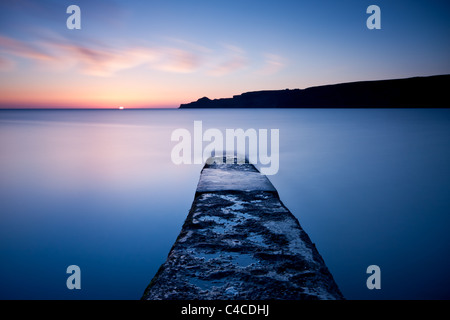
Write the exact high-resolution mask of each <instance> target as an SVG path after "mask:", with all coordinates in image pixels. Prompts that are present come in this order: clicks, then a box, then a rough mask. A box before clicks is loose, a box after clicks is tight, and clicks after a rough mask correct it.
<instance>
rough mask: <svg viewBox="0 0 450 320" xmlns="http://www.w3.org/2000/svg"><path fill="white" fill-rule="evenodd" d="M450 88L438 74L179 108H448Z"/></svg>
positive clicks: (447, 78) (449, 78)
mask: <svg viewBox="0 0 450 320" xmlns="http://www.w3.org/2000/svg"><path fill="white" fill-rule="evenodd" d="M449 87H450V75H439V76H431V77H415V78H408V79H395V80H378V81H363V82H350V83H341V84H334V85H325V86H319V87H311V88H307V89H293V90H288V89H286V90H274V91H255V92H247V93H243V94H241V95H236V96H234V97H233V98H223V99H214V100H211V99H209V98H207V97H204V98H201V99H199V100H197V101H195V102H191V103H188V104H182V105H181V106H180V108H439V107H440V108H442V107H445V108H447V107H449V106H450V99H449V95H448V94H447V92H446V90H447V88H449Z"/></svg>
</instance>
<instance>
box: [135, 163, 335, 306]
mask: <svg viewBox="0 0 450 320" xmlns="http://www.w3.org/2000/svg"><path fill="white" fill-rule="evenodd" d="M274 191H275V192H274ZM142 299H145V300H180V299H181V300H268V299H285V300H293V299H343V295H342V293H341V292H340V290H339V288H338V286H337V284H336V283H335V281H334V279H333V276H332V275H331V273H330V271H329V270H328V268H327V267H326V265H325V262H324V261H323V259H322V257H321V256H320V254H319V252H318V251H317V249H316V246H315V245H314V244H313V243H312V242H311V240H310V238H309V237H308V235H307V234H306V232H305V231H304V230H303V229H302V227H301V226H300V223H299V222H298V220H297V219H296V218H295V216H294V215H293V214H292V213H291V212H290V211H289V210H288V209H287V208H286V207H285V206H284V204H283V203H282V202H281V201H280V198H279V196H278V193H277V192H276V190H275V188H274V187H273V186H272V184H271V183H270V181H269V180H268V179H267V177H265V176H262V175H261V174H260V173H259V172H258V171H257V170H256V169H255V168H254V166H252V165H249V164H238V163H236V161H234V162H233V161H231V162H227V163H226V164H224V163H220V161H217V162H214V161H211V162H209V163H207V164H206V165H205V168H204V169H203V171H202V173H201V177H200V181H199V187H198V189H197V192H196V195H195V198H194V202H193V204H192V207H191V210H190V211H189V214H188V216H187V218H186V220H185V222H184V224H183V227H182V229H181V232H180V234H179V236H178V238H177V239H176V241H175V244H174V245H173V247H172V249H171V250H170V252H169V255H168V257H167V259H166V261H165V262H164V263H163V264H162V265H161V267H160V268H159V270H158V272H157V273H156V275H155V276H154V277H153V279H152V281H151V282H150V284H149V285H148V287H147V289H146V290H145V292H144V294H143V296H142Z"/></svg>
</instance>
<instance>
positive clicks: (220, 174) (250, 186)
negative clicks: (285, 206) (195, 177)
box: [197, 168, 276, 192]
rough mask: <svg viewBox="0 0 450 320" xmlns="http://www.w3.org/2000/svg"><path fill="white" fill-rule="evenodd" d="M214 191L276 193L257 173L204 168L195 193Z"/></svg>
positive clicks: (267, 181) (267, 180)
mask: <svg viewBox="0 0 450 320" xmlns="http://www.w3.org/2000/svg"><path fill="white" fill-rule="evenodd" d="M214 191H270V192H276V189H275V188H274V186H273V185H272V183H271V182H270V181H269V179H267V177H266V176H265V175H262V174H260V173H259V172H251V171H238V170H224V169H209V168H204V169H203V170H202V173H201V175H200V180H199V182H198V185H197V192H214Z"/></svg>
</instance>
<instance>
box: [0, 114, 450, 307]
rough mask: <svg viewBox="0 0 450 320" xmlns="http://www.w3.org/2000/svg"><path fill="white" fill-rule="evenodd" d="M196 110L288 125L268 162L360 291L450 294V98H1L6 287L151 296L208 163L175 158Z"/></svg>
mask: <svg viewBox="0 0 450 320" xmlns="http://www.w3.org/2000/svg"><path fill="white" fill-rule="evenodd" d="M194 120H201V121H203V127H204V129H207V128H218V129H221V130H225V129H226V128H232V129H234V128H243V129H248V128H255V129H271V128H277V129H279V130H280V169H279V172H278V173H277V174H276V175H273V176H270V177H269V178H270V180H271V181H272V183H273V184H274V186H275V187H276V188H277V189H278V191H279V194H280V197H281V200H282V201H283V202H284V204H285V205H286V206H287V207H288V208H289V209H290V210H291V211H292V213H293V214H294V215H295V216H296V217H297V218H298V219H299V221H300V224H301V225H302V227H303V228H304V229H305V231H306V232H307V233H308V234H309V236H310V237H311V239H312V241H313V242H315V243H316V246H317V248H318V250H319V252H320V253H321V255H322V256H323V258H324V260H325V262H326V264H327V266H328V268H329V269H330V271H331V273H332V274H333V276H334V278H335V280H336V282H337V283H338V285H339V287H340V288H341V291H342V292H343V294H344V295H345V297H346V298H348V299H448V298H450V274H449V270H450V255H449V252H450V250H449V249H450V232H448V230H449V228H450V165H449V164H450V110H449V109H443V110H436V109H435V110H423V109H417V110H415V109H414V110H401V109H393V110H378V109H367V110H351V109H348V110H347V109H339V110H331V109H330V110H328V109H320V110H312V109H311V110H310V109H301V110H141V111H137V110H123V111H119V110H109V111H93V110H90V111H42V110H41V111H6V110H4V111H0V219H1V220H0V261H1V263H0V298H1V299H139V298H140V297H141V295H142V293H143V291H144V289H145V288H146V286H147V285H148V283H149V282H150V280H151V279H152V277H153V276H154V274H155V273H156V271H157V269H158V267H159V266H160V264H161V263H162V262H163V261H164V260H165V258H166V256H167V254H168V252H169V250H170V248H171V246H172V244H173V243H174V241H175V239H176V237H177V235H178V233H179V231H180V229H181V226H182V224H183V222H184V219H185V218H186V216H187V213H188V211H189V208H190V206H191V203H192V200H193V197H194V193H195V189H196V185H197V182H198V178H199V173H200V170H201V168H202V165H179V166H177V165H174V164H173V163H172V161H171V158H170V153H171V150H172V148H173V146H174V145H175V143H174V142H171V141H170V136H171V133H172V131H173V130H175V129H177V128H186V129H189V130H191V131H192V130H193V122H194ZM72 264H75V265H78V266H79V267H80V268H81V290H68V289H67V287H66V279H67V277H68V276H69V275H68V274H66V268H67V266H69V265H72ZM372 264H376V265H378V266H380V268H381V290H368V289H367V287H366V279H367V277H368V275H367V274H366V268H367V267H368V266H369V265H372Z"/></svg>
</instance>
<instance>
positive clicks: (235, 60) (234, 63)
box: [208, 44, 248, 76]
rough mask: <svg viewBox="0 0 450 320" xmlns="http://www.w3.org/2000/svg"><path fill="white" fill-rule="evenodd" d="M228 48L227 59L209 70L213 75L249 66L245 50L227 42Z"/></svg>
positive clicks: (224, 73)
mask: <svg viewBox="0 0 450 320" xmlns="http://www.w3.org/2000/svg"><path fill="white" fill-rule="evenodd" d="M223 47H224V48H225V49H226V50H227V53H226V56H225V60H224V61H222V62H220V63H218V64H217V65H215V66H214V67H213V68H211V69H210V70H209V71H208V74H209V75H212V76H224V75H227V74H229V73H232V72H235V71H237V70H239V69H242V68H244V67H246V66H247V64H248V59H247V57H246V55H245V51H244V50H243V49H241V48H239V47H237V46H234V45H229V44H225V45H223Z"/></svg>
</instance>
